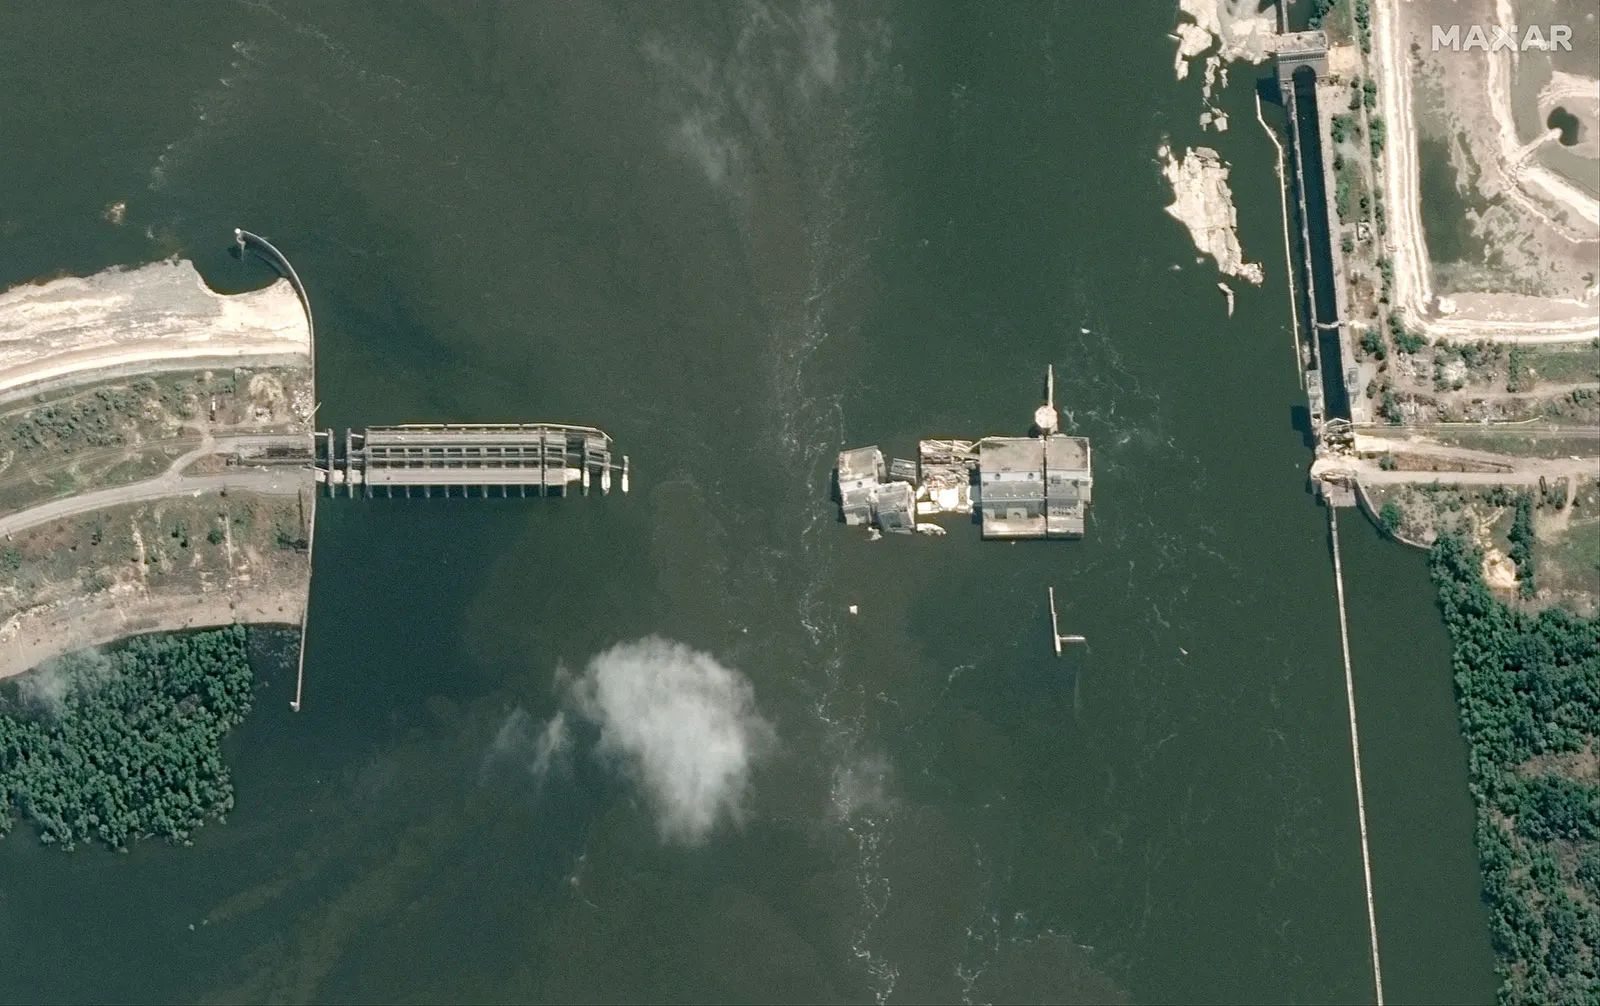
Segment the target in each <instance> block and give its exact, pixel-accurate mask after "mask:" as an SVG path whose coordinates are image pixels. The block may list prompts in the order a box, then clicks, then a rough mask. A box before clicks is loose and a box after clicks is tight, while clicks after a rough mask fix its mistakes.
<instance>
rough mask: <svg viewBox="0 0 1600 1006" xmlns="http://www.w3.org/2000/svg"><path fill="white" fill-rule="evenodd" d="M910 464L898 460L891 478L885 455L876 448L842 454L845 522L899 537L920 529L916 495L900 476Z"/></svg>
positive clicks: (841, 503) (841, 500)
mask: <svg viewBox="0 0 1600 1006" xmlns="http://www.w3.org/2000/svg"><path fill="white" fill-rule="evenodd" d="M906 464H907V462H904V461H899V460H896V461H895V468H896V471H895V476H896V477H893V478H891V476H890V471H889V468H888V467H887V466H886V465H885V464H884V460H883V452H882V451H880V450H878V448H876V447H858V448H856V449H855V450H852V451H843V452H841V453H840V454H839V468H838V476H839V509H840V510H841V511H842V512H843V514H844V522H845V523H846V524H849V525H851V526H852V527H855V526H861V527H876V528H878V529H879V530H883V531H893V532H895V533H897V534H909V533H911V531H912V530H913V529H914V528H915V526H916V517H915V504H914V502H913V497H914V492H915V490H913V488H912V486H911V483H909V482H906V481H904V480H903V479H901V478H899V477H898V476H900V475H903V474H904V473H905V468H904V466H905V465H906Z"/></svg>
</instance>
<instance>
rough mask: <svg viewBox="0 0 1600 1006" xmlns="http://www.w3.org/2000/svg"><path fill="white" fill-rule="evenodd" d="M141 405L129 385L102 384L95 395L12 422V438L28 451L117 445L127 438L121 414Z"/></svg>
mask: <svg viewBox="0 0 1600 1006" xmlns="http://www.w3.org/2000/svg"><path fill="white" fill-rule="evenodd" d="M141 407H142V403H141V402H140V400H139V397H138V396H137V395H135V394H134V393H133V392H131V391H129V390H128V389H126V388H101V389H99V390H97V391H96V392H95V393H94V394H93V395H89V396H86V397H83V398H77V399H73V400H71V401H66V402H61V403H59V404H51V405H42V406H40V407H39V408H37V409H33V410H32V411H30V412H28V413H27V414H26V415H24V416H23V417H22V418H21V419H18V420H16V421H15V423H14V424H13V425H12V428H11V442H12V443H13V444H14V445H16V447H17V448H18V449H20V450H22V451H25V452H27V451H44V450H51V451H62V452H65V453H71V451H72V449H73V448H74V447H83V446H87V447H116V446H119V445H121V444H123V443H125V442H126V440H127V438H126V437H125V436H124V435H123V432H122V419H119V416H120V417H123V419H125V418H127V417H131V416H135V415H137V414H138V412H139V410H140V408H141Z"/></svg>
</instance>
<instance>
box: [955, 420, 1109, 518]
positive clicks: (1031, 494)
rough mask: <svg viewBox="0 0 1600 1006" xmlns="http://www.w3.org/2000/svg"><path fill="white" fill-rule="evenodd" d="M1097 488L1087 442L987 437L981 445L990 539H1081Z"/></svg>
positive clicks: (981, 488) (981, 490)
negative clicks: (1093, 492) (1092, 474)
mask: <svg viewBox="0 0 1600 1006" xmlns="http://www.w3.org/2000/svg"><path fill="white" fill-rule="evenodd" d="M1093 484H1094V479H1093V477H1092V476H1091V475H1090V473H1089V441H1088V439H1086V438H1084V437H1069V436H1064V435H1062V434H1060V433H1053V434H1048V435H1045V436H1039V437H986V438H985V439H984V440H982V441H981V442H980V443H979V444H978V506H979V513H980V515H981V519H982V523H983V536H984V537H985V538H1081V537H1083V529H1084V522H1085V520H1086V519H1087V517H1088V514H1089V497H1090V489H1091V487H1092V486H1093Z"/></svg>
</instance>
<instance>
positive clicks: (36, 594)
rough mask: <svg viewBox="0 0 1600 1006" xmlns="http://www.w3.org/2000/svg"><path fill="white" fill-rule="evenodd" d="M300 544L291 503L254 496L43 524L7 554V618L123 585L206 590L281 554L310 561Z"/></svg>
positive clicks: (116, 510)
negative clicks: (47, 603)
mask: <svg viewBox="0 0 1600 1006" xmlns="http://www.w3.org/2000/svg"><path fill="white" fill-rule="evenodd" d="M303 539H304V535H303V533H302V531H301V514H300V509H299V504H298V502H297V501H296V500H295V499H294V498H292V497H291V498H288V499H284V498H282V497H268V496H256V495H253V494H248V493H239V494H234V493H230V494H229V495H228V496H226V497H217V496H205V497H200V498H193V497H187V496H186V497H179V498H176V499H167V500H162V501H160V502H157V503H146V504H131V505H128V506H122V507H113V508H110V509H107V510H101V511H96V512H94V513H89V514H83V515H81V516H78V517H72V518H67V519H65V520H60V521H54V522H51V523H48V524H43V525H39V526H37V527H33V528H29V529H28V530H26V531H22V532H19V533H17V534H16V535H14V536H13V540H12V541H10V542H7V543H5V545H4V548H5V551H4V552H3V553H0V621H4V620H5V618H6V617H7V616H8V615H10V614H11V613H12V612H14V611H16V610H19V609H20V608H23V607H26V606H28V605H30V604H36V603H40V602H42V601H48V600H50V599H52V598H59V597H66V596H73V595H77V594H87V593H94V592H96V591H98V590H104V589H107V588H109V587H112V586H115V585H118V584H144V585H148V586H149V587H151V588H155V587H160V586H163V585H167V586H172V587H177V588H179V589H186V588H187V589H195V590H199V589H201V588H202V587H203V586H204V585H205V584H207V583H212V584H214V583H216V582H218V581H219V579H222V578H225V577H227V576H229V575H230V570H231V571H232V572H235V573H237V572H245V571H252V575H253V576H255V577H256V578H257V579H259V578H261V577H262V576H263V575H264V574H265V573H266V571H267V568H268V567H271V566H274V565H277V564H278V560H277V559H276V558H275V557H276V556H278V555H280V554H282V555H284V556H295V555H299V559H298V560H294V561H301V562H303V561H304V556H303V555H300V553H301V551H302V549H301V548H300V546H301V545H302V544H303ZM230 563H231V564H232V565H231V566H230Z"/></svg>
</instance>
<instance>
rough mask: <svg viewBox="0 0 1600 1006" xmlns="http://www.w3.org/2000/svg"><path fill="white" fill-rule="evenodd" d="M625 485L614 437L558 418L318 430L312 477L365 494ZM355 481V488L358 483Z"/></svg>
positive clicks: (552, 492) (624, 464) (605, 489)
mask: <svg viewBox="0 0 1600 1006" xmlns="http://www.w3.org/2000/svg"><path fill="white" fill-rule="evenodd" d="M614 474H615V475H616V476H618V477H617V479H616V481H617V483H618V484H619V488H620V489H621V490H622V491H623V492H627V491H628V478H629V472H628V458H627V457H626V456H623V457H622V458H621V461H620V464H619V463H618V462H617V459H616V456H615V455H614V454H613V452H612V449H611V437H610V436H609V435H608V434H606V433H605V432H604V431H603V430H599V429H596V428H594V427H592V426H571V425H566V424H561V423H517V424H487V423H482V424H480V423H430V424H421V423H419V424H409V425H402V426H369V427H367V428H366V429H365V430H360V431H356V430H349V429H347V430H345V432H344V439H343V441H342V443H341V442H340V441H339V440H337V439H336V438H335V436H334V432H333V431H332V430H320V431H318V432H317V434H316V480H317V482H319V483H322V484H324V485H326V486H327V487H328V490H329V492H330V493H334V494H337V493H338V491H339V489H340V487H343V489H344V494H345V495H347V496H354V495H356V494H357V492H361V493H362V494H364V495H366V496H367V497H371V496H373V495H375V494H377V493H378V492H379V491H381V492H382V494H383V495H387V496H396V495H403V496H411V495H414V494H415V495H421V496H424V497H431V496H434V495H439V496H450V495H452V494H453V492H454V490H456V489H460V490H461V492H462V493H463V494H464V495H473V490H475V489H476V490H477V491H478V493H477V494H478V495H482V496H489V495H494V492H493V490H495V489H498V490H500V492H499V494H498V495H501V496H510V495H512V493H513V492H515V493H516V494H517V495H521V496H526V495H528V494H529V490H533V494H534V495H540V496H566V495H568V494H569V493H570V492H571V490H572V489H573V487H576V488H577V489H578V490H579V491H580V492H582V493H588V492H589V491H590V490H591V488H593V489H598V490H599V491H600V492H601V493H609V492H610V491H611V487H612V484H613V475H614ZM358 487H359V489H358Z"/></svg>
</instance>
